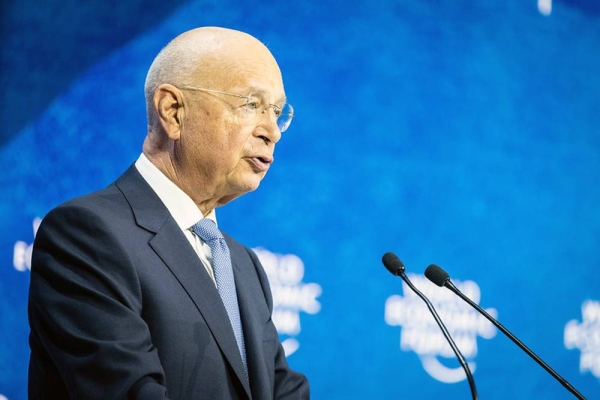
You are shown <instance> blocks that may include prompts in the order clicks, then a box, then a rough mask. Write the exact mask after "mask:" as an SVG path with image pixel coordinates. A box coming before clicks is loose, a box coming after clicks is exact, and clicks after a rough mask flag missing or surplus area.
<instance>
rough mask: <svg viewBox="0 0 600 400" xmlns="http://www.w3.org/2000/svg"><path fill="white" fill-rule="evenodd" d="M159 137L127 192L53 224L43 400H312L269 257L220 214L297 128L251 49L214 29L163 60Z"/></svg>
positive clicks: (124, 182) (37, 357)
mask: <svg viewBox="0 0 600 400" xmlns="http://www.w3.org/2000/svg"><path fill="white" fill-rule="evenodd" d="M145 93H146V104H147V112H148V135H147V137H146V139H145V141H144V145H143V150H142V154H141V155H140V157H139V158H138V160H137V161H136V162H135V164H134V165H132V166H131V167H130V168H129V169H128V170H127V171H126V172H125V173H124V174H123V175H122V176H121V177H119V178H118V179H117V181H116V182H115V183H113V184H112V185H110V186H109V187H107V188H106V189H104V190H101V191H98V192H96V193H92V194H90V195H88V196H85V197H82V198H77V199H74V200H71V201H69V202H67V203H65V204H62V205H60V206H59V207H57V208H56V209H54V210H52V211H51V212H50V213H49V214H48V215H47V216H46V217H45V218H44V220H43V222H42V224H41V226H40V228H39V230H38V232H37V236H36V240H35V244H34V250H33V259H32V270H31V285H30V294H29V321H30V326H31V334H30V346H31V360H30V366H29V397H30V399H68V398H72V399H75V398H77V399H103V400H107V399H125V398H127V399H130V398H131V399H150V400H151V399H166V398H170V399H211V400H214V399H260V400H262V399H307V398H309V386H308V382H307V380H306V378H305V377H304V376H303V375H301V374H299V373H297V372H294V371H292V370H291V369H290V368H289V367H288V364H287V362H286V359H285V355H284V353H283V350H282V347H281V344H280V342H279V339H278V336H277V331H276V330H275V327H274V325H273V322H272V321H271V311H272V306H273V303H272V297H271V292H270V289H269V284H268V281H267V277H266V275H265V272H264V270H263V268H262V266H261V264H260V262H259V261H258V259H257V257H256V255H255V254H254V253H253V252H252V251H251V250H250V249H248V248H247V247H244V246H242V245H241V244H239V243H238V242H237V241H235V240H234V239H232V238H231V237H229V236H228V235H226V234H224V233H222V232H221V231H220V230H219V229H218V228H217V225H216V215H215V209H216V208H217V207H219V206H222V205H224V204H227V203H228V202H230V201H231V200H233V199H235V198H237V197H239V196H241V195H243V194H245V193H248V192H250V191H252V190H254V189H256V188H257V187H258V185H259V184H260V182H261V180H262V179H263V178H264V176H265V174H266V173H267V171H268V170H269V168H270V167H271V164H272V162H273V151H274V150H275V144H276V143H277V141H279V139H280V138H281V133H282V132H283V131H285V130H286V129H287V128H288V127H289V125H290V122H291V120H292V117H293V115H294V112H293V109H292V107H291V106H290V105H289V104H287V102H286V96H285V92H284V88H283V81H282V77H281V72H280V70H279V67H278V65H277V62H276V61H275V59H274V58H273V56H272V55H271V53H270V52H269V50H268V49H267V48H266V47H265V46H264V45H263V44H262V43H260V42H259V41H258V40H257V39H255V38H253V37H252V36H250V35H248V34H245V33H242V32H239V31H234V30H229V29H224V28H215V27H205V28H198V29H194V30H192V31H189V32H186V33H184V34H182V35H180V36H178V37H177V38H175V39H174V40H173V41H172V42H171V43H169V44H168V45H167V46H166V47H165V48H164V49H163V50H162V51H161V52H160V53H159V54H158V56H157V57H156V59H155V60H154V62H153V63H152V66H151V67H150V70H149V71H148V75H147V78H146V85H145Z"/></svg>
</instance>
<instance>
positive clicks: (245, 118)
mask: <svg viewBox="0 0 600 400" xmlns="http://www.w3.org/2000/svg"><path fill="white" fill-rule="evenodd" d="M179 89H181V90H196V91H199V92H207V93H217V94H224V95H226V96H233V97H238V98H240V99H245V100H246V104H243V105H241V106H239V107H236V108H235V115H236V116H237V117H238V120H239V121H240V123H242V124H244V125H255V124H258V123H259V122H261V121H262V120H263V119H264V117H265V115H266V114H267V110H268V109H272V110H273V115H275V118H276V119H277V127H278V128H279V132H285V131H286V130H287V128H289V127H290V124H291V123H292V118H294V107H292V105H291V104H288V103H286V104H284V105H283V106H281V107H280V106H277V105H275V104H269V103H266V102H265V101H264V99H263V98H262V97H261V96H258V95H255V94H252V93H251V94H249V95H247V96H242V95H239V94H235V93H227V92H221V91H220V90H212V89H204V88H199V87H194V86H179Z"/></svg>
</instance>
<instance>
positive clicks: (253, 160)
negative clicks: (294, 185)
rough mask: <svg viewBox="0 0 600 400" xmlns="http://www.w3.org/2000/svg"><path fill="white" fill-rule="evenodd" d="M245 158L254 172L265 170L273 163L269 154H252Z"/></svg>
mask: <svg viewBox="0 0 600 400" xmlns="http://www.w3.org/2000/svg"><path fill="white" fill-rule="evenodd" d="M245 159H246V161H248V163H249V164H250V166H251V167H252V170H253V171H254V172H266V171H267V170H268V169H269V168H270V167H271V164H272V163H273V157H271V156H254V157H246V158H245Z"/></svg>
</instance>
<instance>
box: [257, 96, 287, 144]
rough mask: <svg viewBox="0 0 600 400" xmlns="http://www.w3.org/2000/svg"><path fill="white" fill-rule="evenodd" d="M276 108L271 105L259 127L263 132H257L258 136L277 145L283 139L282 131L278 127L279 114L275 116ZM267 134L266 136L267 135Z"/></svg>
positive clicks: (265, 111)
mask: <svg viewBox="0 0 600 400" xmlns="http://www.w3.org/2000/svg"><path fill="white" fill-rule="evenodd" d="M274 107H275V106H273V105H269V106H268V107H267V108H265V109H264V110H263V112H262V114H263V115H262V120H261V122H260V124H259V127H263V128H264V129H263V130H257V136H259V137H262V138H263V139H266V140H267V141H269V142H273V143H277V142H278V141H279V139H281V131H280V130H279V126H278V125H277V114H275V108H274ZM265 133H266V135H265Z"/></svg>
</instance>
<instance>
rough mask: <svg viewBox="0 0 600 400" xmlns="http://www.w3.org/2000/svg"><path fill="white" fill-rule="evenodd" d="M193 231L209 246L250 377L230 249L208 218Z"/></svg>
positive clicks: (234, 332)
mask: <svg viewBox="0 0 600 400" xmlns="http://www.w3.org/2000/svg"><path fill="white" fill-rule="evenodd" d="M192 229H193V230H194V233H195V234H196V235H198V236H199V237H200V238H202V240H204V242H206V244H208V246H209V247H210V251H211V253H212V263H213V271H214V273H215V281H216V282H217V290H218V291H219V295H220V296H221V300H223V304H224V305H225V309H226V310H227V315H228V316H229V321H230V322H231V327H232V328H233V334H234V335H235V340H236V341H237V345H238V348H239V350H240V355H241V356H242V363H244V370H245V371H246V375H248V366H247V364H246V345H245V344H244V332H243V330H242V320H241V318H240V308H239V306H238V299H237V293H236V291H235V280H234V279H233V267H232V266H231V256H230V255H229V247H227V243H225V238H223V234H222V233H221V231H220V230H219V229H218V228H217V225H216V224H215V222H214V221H213V220H211V219H208V218H203V219H201V220H200V221H198V223H196V224H195V225H194V226H193V227H192Z"/></svg>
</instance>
